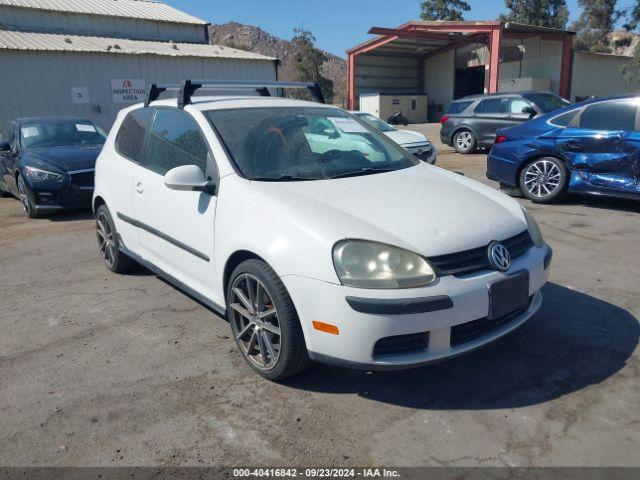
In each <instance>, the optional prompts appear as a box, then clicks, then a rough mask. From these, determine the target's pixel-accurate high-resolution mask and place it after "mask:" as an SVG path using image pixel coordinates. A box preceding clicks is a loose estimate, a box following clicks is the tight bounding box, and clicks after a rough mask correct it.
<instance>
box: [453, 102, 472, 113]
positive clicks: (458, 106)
mask: <svg viewBox="0 0 640 480" xmlns="http://www.w3.org/2000/svg"><path fill="white" fill-rule="evenodd" d="M472 103H473V102H472V101H464V102H453V103H452V104H451V105H449V109H448V110H447V113H452V114H454V115H455V114H456V113H462V112H463V111H464V110H465V109H466V108H467V107H468V106H469V105H471V104H472Z"/></svg>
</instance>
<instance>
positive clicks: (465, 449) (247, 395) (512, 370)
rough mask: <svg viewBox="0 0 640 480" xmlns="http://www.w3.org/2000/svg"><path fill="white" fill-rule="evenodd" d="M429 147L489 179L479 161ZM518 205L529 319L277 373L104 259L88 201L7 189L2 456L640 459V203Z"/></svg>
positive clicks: (2, 224)
mask: <svg viewBox="0 0 640 480" xmlns="http://www.w3.org/2000/svg"><path fill="white" fill-rule="evenodd" d="M438 127H439V126H438V125H420V126H414V127H413V128H414V129H417V130H421V131H424V132H425V133H427V134H428V135H429V137H430V138H432V139H434V140H437V136H438ZM436 143H437V145H439V161H438V164H439V165H440V166H442V167H444V168H447V169H450V170H454V171H459V172H463V173H464V174H465V175H467V176H469V177H471V178H475V179H478V180H480V181H483V182H485V183H489V184H491V182H489V181H487V180H486V178H484V170H485V156H484V155H482V154H478V155H473V156H466V157H462V156H459V155H457V154H454V153H453V152H452V151H451V149H449V148H447V147H444V146H442V145H440V144H439V142H436ZM442 201H443V202H446V199H442ZM525 203H527V206H528V208H530V210H531V211H532V212H533V214H534V215H535V216H536V218H537V219H538V220H539V222H540V224H541V227H542V229H543V231H544V233H545V235H546V238H547V240H548V242H549V243H550V244H551V245H552V246H553V248H554V250H555V258H554V265H553V267H552V275H551V281H550V283H549V285H548V286H547V287H546V288H545V291H544V294H545V303H544V307H543V309H542V310H541V312H540V313H539V314H538V315H537V316H536V317H535V318H534V319H533V320H532V321H531V322H529V323H528V324H526V325H525V326H523V327H522V328H521V329H519V330H518V331H516V332H515V333H514V334H512V335H511V336H509V337H507V338H506V339H503V340H501V341H499V342H497V343H495V344H493V345H491V346H489V347H488V348H486V349H483V350H481V351H478V352H476V353H474V354H471V355H469V356H466V357H461V358H458V359H455V360H451V361H449V362H445V363H440V364H437V365H433V366H429V367H425V368H420V369H417V370H411V371H404V372H386V373H376V372H374V373H370V372H359V371H351V370H346V369H341V368H335V367H325V366H315V367H313V368H312V369H311V370H310V371H308V372H307V373H306V375H303V376H300V377H297V378H295V379H292V380H290V381H288V382H287V383H286V384H282V385H278V384H274V383H269V382H267V381H264V380H262V379H260V378H259V377H258V376H257V375H256V374H254V373H252V372H251V371H250V369H249V368H248V367H247V366H246V365H245V364H244V362H243V360H242V359H241V357H240V356H239V354H238V353H237V352H236V347H235V344H234V342H233V340H232V339H231V338H230V336H229V332H230V329H229V326H228V324H227V323H226V322H225V321H224V320H222V319H220V318H218V317H217V316H216V315H215V314H213V313H211V312H210V311H208V310H206V309H205V308H203V307H202V306H201V305H199V304H198V303H196V302H195V301H193V300H191V299H190V298H189V297H187V296H185V295H184V294H182V293H181V292H179V291H178V290H176V289H174V288H172V287H171V286H170V285H168V284H166V283H165V282H163V281H162V280H160V279H158V278H157V277H155V276H154V275H152V274H150V273H149V272H147V271H146V270H144V269H139V270H138V271H136V272H134V273H133V274H130V275H127V276H117V275H113V274H111V273H110V272H108V271H107V269H106V268H105V267H104V266H103V265H102V262H101V259H100V257H99V255H98V251H97V247H96V241H95V234H94V230H93V229H94V224H93V220H92V217H91V215H90V214H88V213H79V214H73V215H64V216H52V217H50V218H45V219H38V220H28V219H26V218H25V216H24V215H23V214H22V212H21V209H20V206H19V203H18V202H17V201H15V200H13V199H0V232H1V234H0V274H1V277H0V328H1V331H2V334H1V335H0V465H5V466H27V465H59V466H62V465H85V466H86V465H93V466H112V465H162V466H177V465H214V464H215V465H224V466H246V465H253V466H256V465H261V466H290V465H297V466H307V465H321V466H330V465H340V466H347V465H353V466H368V465H394V466H417V465H420V466H425V465H438V466H442V465H451V466H453V465H455V466H475V465H497V466H501V465H518V466H530V465H536V466H549V465H554V466H568V465H584V466H613V465H617V466H632V465H633V466H640V454H639V453H638V452H640V382H639V380H640V350H639V349H638V337H639V334H640V327H639V325H638V318H640V295H639V293H640V202H637V203H634V202H623V201H611V200H604V199H583V198H574V199H570V200H568V201H567V202H565V203H563V204H559V205H553V206H536V205H532V204H529V202H525Z"/></svg>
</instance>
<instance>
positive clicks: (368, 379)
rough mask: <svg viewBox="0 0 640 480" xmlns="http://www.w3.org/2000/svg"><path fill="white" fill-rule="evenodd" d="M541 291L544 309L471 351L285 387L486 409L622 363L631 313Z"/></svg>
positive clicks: (311, 375) (335, 372)
mask: <svg viewBox="0 0 640 480" xmlns="http://www.w3.org/2000/svg"><path fill="white" fill-rule="evenodd" d="M544 296H545V300H544V303H543V308H542V309H541V310H540V312H538V314H536V315H535V316H534V317H533V318H532V319H531V320H530V321H529V322H527V323H526V324H525V325H523V326H522V327H521V328H520V329H518V330H516V331H515V332H513V333H512V334H511V335H509V336H507V337H505V338H503V339H501V340H498V341H497V342H495V343H493V344H492V345H489V346H487V347H486V348H484V349H481V350H478V351H476V352H473V353H470V354H469V355H466V356H462V357H458V358H455V359H452V360H449V361H445V362H442V363H437V364H433V365H429V366H426V367H421V368H418V369H413V370H405V371H391V372H375V371H374V372H370V373H368V372H362V371H355V370H349V369H345V368H339V367H327V366H321V365H318V366H315V367H314V368H313V371H310V372H308V373H306V374H305V375H300V376H297V377H294V378H292V379H290V380H289V381H288V382H286V383H285V384H286V385H288V386H290V387H291V388H296V389H302V390H308V391H317V392H323V393H337V394H358V395H360V396H362V397H365V398H368V399H371V400H377V401H380V402H384V403H390V404H394V405H399V406H405V407H411V408H423V409H436V410H437V409H442V410H450V409H465V410H477V409H483V410H484V409H497V408H515V407H522V406H526V405H532V404H537V403H541V402H545V401H548V400H551V399H554V398H558V397H560V396H562V395H566V394H568V393H571V392H575V391H577V390H580V389H582V388H584V387H586V386H589V385H593V384H597V383H600V382H602V381H604V380H606V379H607V378H608V377H610V376H612V375H614V374H615V373H616V372H618V371H619V370H620V369H622V368H623V367H624V366H625V362H626V360H627V359H628V358H629V357H630V356H631V355H632V353H633V352H634V350H635V348H636V346H637V344H638V338H639V335H640V326H639V325H638V320H637V319H636V318H635V317H634V316H633V315H632V314H631V313H629V312H628V311H627V310H624V309H622V308H619V307H617V306H615V305H612V304H610V303H608V302H606V301H603V300H599V299H597V298H594V297H592V296H590V295H585V294H583V293H579V292H576V291H573V290H570V289H568V288H565V287H562V286H560V285H556V284H553V283H552V284H548V285H547V286H546V287H545V288H544Z"/></svg>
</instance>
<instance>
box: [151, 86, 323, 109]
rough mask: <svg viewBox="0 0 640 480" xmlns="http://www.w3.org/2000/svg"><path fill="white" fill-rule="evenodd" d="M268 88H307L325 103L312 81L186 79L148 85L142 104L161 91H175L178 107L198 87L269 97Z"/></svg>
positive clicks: (187, 102) (185, 102) (187, 99)
mask: <svg viewBox="0 0 640 480" xmlns="http://www.w3.org/2000/svg"><path fill="white" fill-rule="evenodd" d="M270 88H300V89H306V90H309V92H310V93H311V95H312V96H313V98H314V99H315V100H316V101H317V102H319V103H325V101H324V95H323V94H322V90H321V89H320V85H318V84H317V83H313V82H263V81H259V80H235V81H233V80H186V81H185V82H184V83H183V84H158V83H154V84H152V85H151V86H150V87H149V90H148V91H147V96H146V98H145V102H144V105H145V106H146V107H148V106H149V104H150V103H151V102H153V101H154V100H157V99H158V98H159V97H160V95H161V94H162V93H163V92H166V91H177V92H179V94H178V107H180V108H184V106H185V105H189V104H190V103H191V97H192V96H193V94H194V93H195V92H196V91H197V90H200V89H207V90H254V91H255V92H256V93H257V94H258V95H260V96H263V97H270V96H271V93H270V92H269V89H270Z"/></svg>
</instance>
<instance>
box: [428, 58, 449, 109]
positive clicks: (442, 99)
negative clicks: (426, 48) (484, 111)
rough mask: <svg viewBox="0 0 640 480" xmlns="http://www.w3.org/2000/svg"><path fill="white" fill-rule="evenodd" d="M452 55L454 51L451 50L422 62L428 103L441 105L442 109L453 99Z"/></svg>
mask: <svg viewBox="0 0 640 480" xmlns="http://www.w3.org/2000/svg"><path fill="white" fill-rule="evenodd" d="M454 57H455V52H454V51H453V50H451V51H449V52H445V53H443V54H442V55H438V56H437V57H433V58H429V59H427V60H426V61H425V64H424V90H425V91H424V93H426V94H427V95H428V96H429V103H430V104H433V105H436V106H438V105H441V106H442V107H443V109H444V111H446V109H447V107H448V106H449V103H451V101H452V100H453V89H454V80H455V76H454V75H455V69H454Z"/></svg>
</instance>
